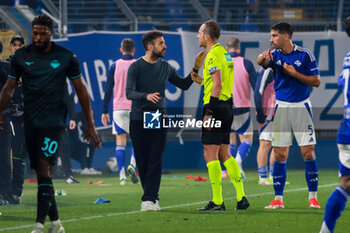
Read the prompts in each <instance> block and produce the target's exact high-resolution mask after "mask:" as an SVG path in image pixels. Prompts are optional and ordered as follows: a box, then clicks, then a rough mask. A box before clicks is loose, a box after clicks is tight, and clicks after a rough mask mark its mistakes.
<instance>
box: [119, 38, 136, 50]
mask: <svg viewBox="0 0 350 233" xmlns="http://www.w3.org/2000/svg"><path fill="white" fill-rule="evenodd" d="M121 47H122V50H123V51H124V52H126V53H132V52H133V50H134V48H135V42H134V41H133V40H132V39H130V38H125V39H123V40H122V44H121Z"/></svg>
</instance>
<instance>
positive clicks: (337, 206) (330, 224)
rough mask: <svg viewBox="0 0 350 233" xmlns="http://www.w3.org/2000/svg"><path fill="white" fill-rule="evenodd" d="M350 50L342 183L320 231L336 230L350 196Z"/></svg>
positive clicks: (341, 137) (343, 82)
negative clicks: (337, 222)
mask: <svg viewBox="0 0 350 233" xmlns="http://www.w3.org/2000/svg"><path fill="white" fill-rule="evenodd" d="M345 30H346V33H347V35H348V36H349V37H350V16H349V17H348V18H347V19H346V20H345ZM349 79H350V52H349V53H348V54H347V55H346V56H345V58H344V63H343V72H342V73H341V75H340V76H339V78H338V86H342V87H343V94H344V116H343V120H342V121H341V123H340V126H339V129H338V136H337V144H338V149H339V171H340V176H341V178H340V184H339V186H338V187H337V188H336V189H335V190H334V192H333V193H332V194H331V195H330V197H329V198H328V201H327V204H326V211H325V214H324V218H323V222H322V227H321V231H320V233H329V232H333V231H334V227H335V224H336V221H337V220H338V218H339V217H340V215H341V213H342V212H343V210H344V208H345V205H346V201H347V200H348V199H349V197H350V103H349V98H350V88H349Z"/></svg>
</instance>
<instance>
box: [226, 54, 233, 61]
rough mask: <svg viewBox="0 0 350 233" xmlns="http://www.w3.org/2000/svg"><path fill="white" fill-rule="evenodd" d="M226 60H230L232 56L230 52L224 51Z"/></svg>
mask: <svg viewBox="0 0 350 233" xmlns="http://www.w3.org/2000/svg"><path fill="white" fill-rule="evenodd" d="M225 57H226V61H232V57H231V55H230V54H228V53H225Z"/></svg>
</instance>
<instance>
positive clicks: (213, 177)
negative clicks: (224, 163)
mask: <svg viewBox="0 0 350 233" xmlns="http://www.w3.org/2000/svg"><path fill="white" fill-rule="evenodd" d="M207 167H208V173H209V178H210V183H211V188H212V190H213V202H214V203H215V204H216V205H221V204H222V202H223V200H222V187H221V166H220V162H219V160H214V161H210V162H209V163H207Z"/></svg>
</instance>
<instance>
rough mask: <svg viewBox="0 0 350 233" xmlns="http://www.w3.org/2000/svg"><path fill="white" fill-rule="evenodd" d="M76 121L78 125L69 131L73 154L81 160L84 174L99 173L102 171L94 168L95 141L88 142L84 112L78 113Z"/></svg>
mask: <svg viewBox="0 0 350 233" xmlns="http://www.w3.org/2000/svg"><path fill="white" fill-rule="evenodd" d="M76 123H77V127H76V128H75V129H74V130H71V131H70V132H69V134H70V147H71V156H72V158H73V159H74V160H76V161H78V162H80V165H81V174H82V175H99V174H101V172H100V171H96V170H95V169H94V168H92V162H93V158H94V153H95V147H94V144H93V143H90V144H88V143H87V140H86V134H85V132H86V129H87V125H86V120H85V117H84V113H83V112H79V113H78V114H76Z"/></svg>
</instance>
